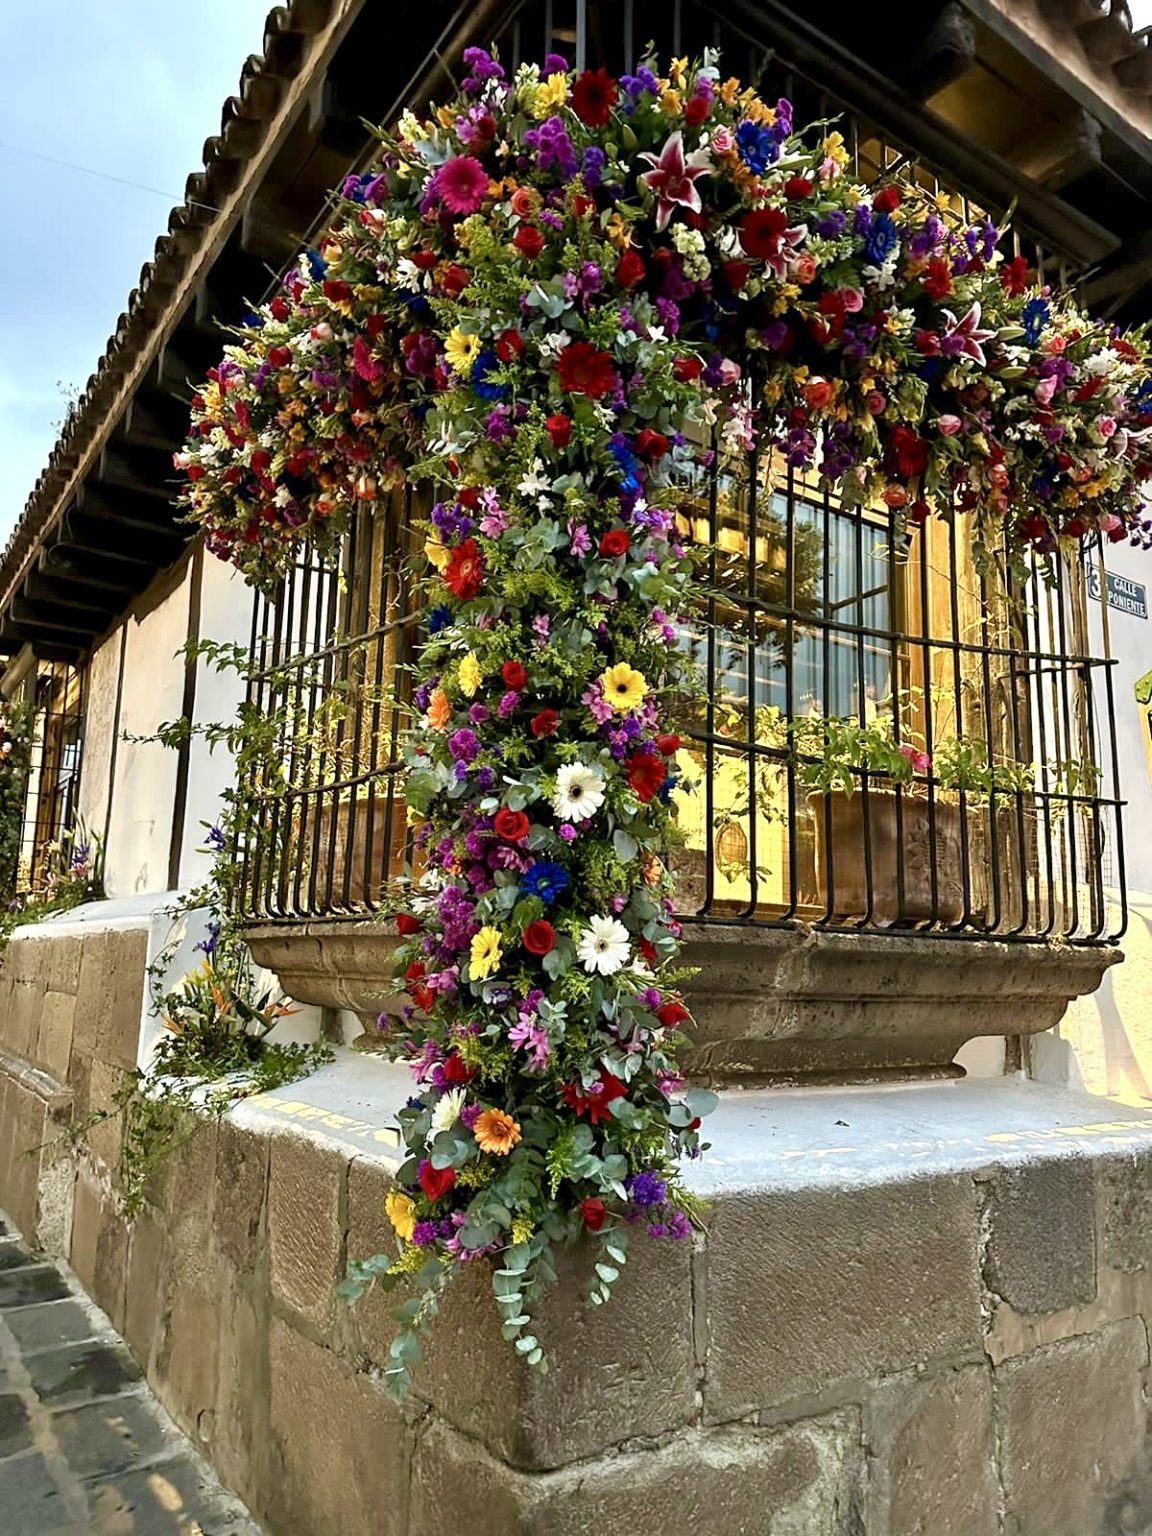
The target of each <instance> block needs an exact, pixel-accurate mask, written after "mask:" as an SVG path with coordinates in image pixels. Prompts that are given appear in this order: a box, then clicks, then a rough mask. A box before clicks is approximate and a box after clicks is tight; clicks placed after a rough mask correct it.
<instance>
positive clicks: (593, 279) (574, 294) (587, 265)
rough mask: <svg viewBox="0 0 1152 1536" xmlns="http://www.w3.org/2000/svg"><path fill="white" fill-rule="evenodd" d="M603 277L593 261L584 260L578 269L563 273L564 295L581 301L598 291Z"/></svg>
mask: <svg viewBox="0 0 1152 1536" xmlns="http://www.w3.org/2000/svg"><path fill="white" fill-rule="evenodd" d="M603 282H604V278H603V274H602V273H601V271H600V268H599V267H598V266H597V265H596V263H595V262H594V261H586V262H584V263H583V264H582V265H581V267H580V269H579V271H577V272H566V273H565V274H564V297H565V298H566V299H579V300H580V301H581V303H583V302H584V301H585V300H587V299H590V298H592V297H593V296H594V295H595V294H597V293H599V292H600V289H601V287H602V286H603Z"/></svg>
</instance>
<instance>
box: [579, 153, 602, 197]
mask: <svg viewBox="0 0 1152 1536" xmlns="http://www.w3.org/2000/svg"><path fill="white" fill-rule="evenodd" d="M607 164H608V156H607V155H606V154H605V153H604V151H603V150H602V149H601V148H600V146H599V145H598V144H589V146H588V148H587V149H586V150H585V151H584V154H583V155H582V157H581V160H580V174H581V176H582V177H583V180H584V190H585V191H586V192H594V191H595V190H596V188H597V187H598V186H599V185H600V183H601V182H602V181H603V179H604V167H605V166H606V165H607Z"/></svg>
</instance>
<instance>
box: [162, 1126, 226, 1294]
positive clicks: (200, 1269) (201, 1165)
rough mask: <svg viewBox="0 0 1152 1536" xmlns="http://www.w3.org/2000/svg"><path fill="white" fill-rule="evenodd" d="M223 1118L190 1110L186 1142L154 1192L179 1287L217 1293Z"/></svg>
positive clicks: (174, 1154)
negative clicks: (219, 1147) (218, 1166)
mask: <svg viewBox="0 0 1152 1536" xmlns="http://www.w3.org/2000/svg"><path fill="white" fill-rule="evenodd" d="M218 1129H219V1122H218V1121H217V1120H216V1119H215V1118H213V1117H208V1118H200V1117H194V1116H192V1115H191V1114H188V1116H187V1118H186V1119H185V1121H184V1122H183V1130H182V1134H183V1140H181V1141H180V1142H178V1144H177V1145H176V1146H175V1147H174V1148H173V1149H172V1151H171V1153H170V1154H169V1155H168V1156H167V1157H166V1158H164V1159H163V1163H162V1166H161V1167H160V1169H159V1170H158V1171H157V1177H156V1179H155V1180H154V1181H153V1182H152V1183H151V1184H150V1187H149V1193H150V1196H151V1195H153V1194H154V1195H156V1196H157V1197H158V1200H159V1202H160V1208H162V1209H163V1211H164V1215H165V1219H166V1222H167V1228H168V1235H167V1269H168V1273H169V1276H170V1279H171V1282H172V1284H173V1285H174V1286H181V1287H187V1288H188V1289H191V1290H194V1291H196V1292H197V1293H198V1294H199V1295H202V1296H212V1295H214V1294H215V1292H216V1284H217V1281H218V1278H219V1271H220V1265H219V1260H218V1257H217V1252H216V1246H215V1242H214V1240H213V1239H214V1234H213V1226H214V1222H215V1208H216V1207H215V1202H216V1135H217V1131H218Z"/></svg>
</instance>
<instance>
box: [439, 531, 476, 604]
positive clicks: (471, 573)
mask: <svg viewBox="0 0 1152 1536" xmlns="http://www.w3.org/2000/svg"><path fill="white" fill-rule="evenodd" d="M483 580H484V558H483V556H482V555H481V553H480V550H479V548H478V547H477V544H476V540H475V539H465V540H464V542H463V544H457V546H456V548H455V549H454V550H453V551H452V553H451V555H449V557H448V565H447V567H446V568H445V571H444V585H445V586H446V587H447V588H448V590H449V591H450V592H452V593H454V594H455V596H457V597H458V598H459V599H460V600H461V602H465V603H466V602H467V601H468V599H469V598H472V597H475V596H476V594H477V592H479V590H480V584H481V582H482V581H483Z"/></svg>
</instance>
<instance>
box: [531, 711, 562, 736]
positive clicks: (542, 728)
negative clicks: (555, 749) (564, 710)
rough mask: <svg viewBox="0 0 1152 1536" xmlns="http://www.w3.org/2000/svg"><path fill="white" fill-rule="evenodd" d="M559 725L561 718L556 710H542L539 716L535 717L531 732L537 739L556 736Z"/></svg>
mask: <svg viewBox="0 0 1152 1536" xmlns="http://www.w3.org/2000/svg"><path fill="white" fill-rule="evenodd" d="M559 724H560V716H559V715H558V714H557V713H556V711H555V710H554V709H542V710H541V711H540V713H539V714H538V715H535V716H533V719H532V724H531V725H530V726H529V730H530V731H531V732H532V734H533V736H536V737H541V736H554V735H555V734H556V727H557V726H558V725H559Z"/></svg>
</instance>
